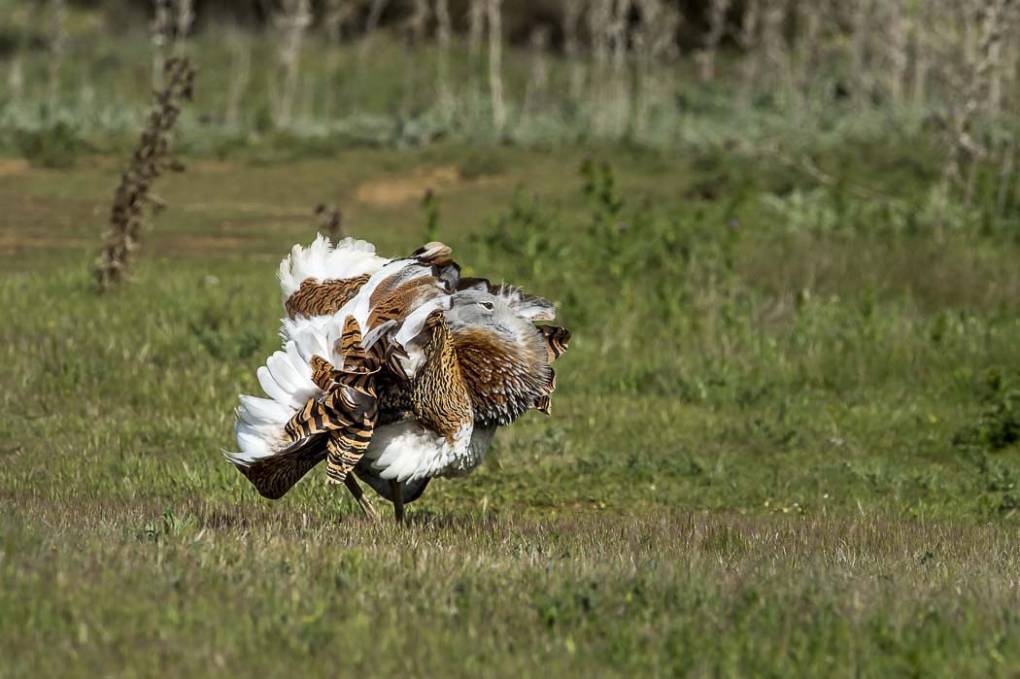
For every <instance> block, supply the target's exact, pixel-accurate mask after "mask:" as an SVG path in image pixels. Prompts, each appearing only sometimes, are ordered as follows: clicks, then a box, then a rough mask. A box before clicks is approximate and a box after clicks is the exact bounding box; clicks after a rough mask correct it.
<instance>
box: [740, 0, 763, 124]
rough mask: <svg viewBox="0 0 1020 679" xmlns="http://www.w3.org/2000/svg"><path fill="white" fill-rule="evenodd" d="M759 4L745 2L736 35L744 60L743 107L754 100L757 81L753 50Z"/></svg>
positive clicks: (757, 0)
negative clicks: (738, 30)
mask: <svg viewBox="0 0 1020 679" xmlns="http://www.w3.org/2000/svg"><path fill="white" fill-rule="evenodd" d="M761 2H762V0H747V4H746V5H745V6H744V16H743V18H742V21H741V24H740V32H739V33H738V34H737V42H738V43H740V48H741V49H742V50H743V51H744V58H743V60H742V61H741V64H740V75H741V90H740V91H741V99H743V102H744V105H745V106H749V105H750V104H751V101H752V100H753V99H754V93H755V86H756V84H757V81H758V66H759V64H758V55H757V54H755V50H756V48H757V47H758V43H759V41H760V33H761Z"/></svg>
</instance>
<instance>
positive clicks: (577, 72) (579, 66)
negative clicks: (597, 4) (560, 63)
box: [563, 0, 584, 101]
mask: <svg viewBox="0 0 1020 679" xmlns="http://www.w3.org/2000/svg"><path fill="white" fill-rule="evenodd" d="M583 11H584V4H583V3H582V2H581V0H564V3H563V53H564V55H565V56H566V58H567V63H568V64H570V89H569V91H570V99H571V101H578V100H579V99H580V98H581V95H582V94H583V93H584V61H583V60H582V59H581V49H580V41H579V40H578V37H577V29H578V24H579V23H580V21H581V14H582V13H583Z"/></svg>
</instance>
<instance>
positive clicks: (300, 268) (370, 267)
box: [280, 234, 387, 299]
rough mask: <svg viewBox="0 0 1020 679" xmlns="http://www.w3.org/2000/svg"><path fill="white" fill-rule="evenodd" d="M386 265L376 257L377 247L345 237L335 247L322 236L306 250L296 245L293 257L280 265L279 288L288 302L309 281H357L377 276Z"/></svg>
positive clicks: (292, 251)
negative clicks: (302, 283)
mask: <svg viewBox="0 0 1020 679" xmlns="http://www.w3.org/2000/svg"><path fill="white" fill-rule="evenodd" d="M386 262H387V260H386V258H384V257H380V256H378V255H376V254H375V246H374V245H372V244H371V243H369V242H368V241H363V240H356V239H354V238H345V239H343V240H342V241H340V242H339V243H337V245H336V247H332V246H331V245H330V242H329V239H328V238H326V237H325V236H323V235H322V234H319V235H318V236H317V237H316V239H315V240H314V241H312V244H311V245H309V246H308V247H307V248H303V247H301V246H300V245H295V246H294V247H293V249H291V251H290V256H288V257H285V258H284V260H283V261H282V262H280V287H281V288H282V289H283V298H284V299H287V298H288V297H290V296H291V295H292V294H294V291H295V290H297V289H298V288H299V287H301V282H302V281H304V280H305V279H307V278H315V279H318V280H320V281H324V280H330V279H342V278H356V277H357V276H362V275H364V274H371V273H375V272H376V271H378V270H379V268H380V267H382V266H383V265H384V264H385V263H386Z"/></svg>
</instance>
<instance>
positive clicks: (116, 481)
mask: <svg viewBox="0 0 1020 679" xmlns="http://www.w3.org/2000/svg"><path fill="white" fill-rule="evenodd" d="M593 153H594V157H595V158H596V160H597V159H598V158H599V157H601V156H606V157H608V156H609V155H610V153H611V154H612V158H613V163H612V169H610V170H606V169H604V168H603V167H602V166H601V165H600V164H599V163H598V162H594V163H587V164H586V165H585V171H584V172H583V173H579V172H578V168H579V167H580V166H581V165H582V162H583V161H584V159H585V157H586V156H588V155H589V153H587V152H584V151H581V150H572V149H561V150H557V151H556V152H555V153H544V152H542V151H539V150H525V149H521V148H501V147H493V148H489V149H486V150H481V151H480V150H478V149H465V148H462V147H458V146H435V147H430V148H428V149H423V150H416V151H395V150H368V149H361V150H351V151H349V152H347V153H345V154H344V155H343V156H341V157H340V158H339V159H329V160H327V159H316V158H308V159H297V160H290V161H288V162H285V163H282V162H277V161H274V160H272V159H267V158H264V157H262V156H260V155H259V154H257V153H252V154H245V153H239V154H237V155H236V156H233V157H232V158H231V160H230V161H225V160H212V159H210V158H208V157H197V158H192V159H191V161H190V162H189V163H188V164H189V169H188V170H187V171H186V172H185V173H183V174H180V175H173V176H168V177H166V182H165V183H164V184H161V186H160V188H159V191H160V195H161V197H162V198H163V199H165V200H166V202H167V203H168V204H169V206H170V207H169V208H168V209H167V210H166V211H165V212H164V213H162V214H161V215H159V216H158V217H157V218H156V220H155V223H154V227H153V229H152V230H151V231H150V232H149V233H147V234H146V237H145V243H144V245H143V250H142V252H141V255H140V258H139V260H138V266H137V269H136V276H135V279H134V280H133V282H131V283H130V284H129V285H127V286H125V287H124V288H123V289H120V290H117V291H115V292H113V293H111V294H109V295H106V296H97V295H95V294H94V293H93V291H92V289H91V287H90V286H91V281H90V264H91V260H92V257H93V256H94V254H95V252H96V251H97V249H98V245H99V235H100V234H101V232H102V226H103V223H104V220H105V217H106V201H107V200H108V198H109V194H110V191H111V190H112V187H113V186H114V185H115V183H116V179H117V172H118V169H119V163H120V161H119V159H116V158H111V157H108V156H83V157H82V158H80V159H79V161H78V163H77V165H76V166H75V168H74V169H73V170H60V169H46V168H40V167H33V166H27V165H24V164H19V163H17V162H16V161H15V160H13V159H8V160H0V171H5V175H4V181H3V182H0V205H2V206H3V208H4V210H3V214H2V216H0V227H2V231H0V233H2V236H0V258H2V261H3V271H4V274H3V275H2V277H0V310H2V311H0V321H2V322H0V362H2V364H3V365H4V366H5V368H4V370H3V371H0V410H2V412H3V416H2V417H0V517H2V518H0V656H2V657H3V658H4V663H3V667H2V669H0V674H3V675H7V676H38V675H53V674H60V675H75V674H81V675H94V674H103V675H121V676H138V675H142V676H147V675H156V674H173V675H177V674H189V673H194V674H213V673H224V672H226V673H230V674H248V673H252V672H255V671H262V672H267V673H269V674H271V675H278V674H284V673H300V674H303V675H312V676H318V675H335V674H337V673H343V674H347V673H350V674H353V673H355V672H372V673H377V674H396V673H406V674H411V675H438V674H452V675H478V674H482V675H498V676H506V675H520V674H525V675H534V674H538V673H540V672H541V673H550V674H571V675H582V674H597V675H627V676H632V675H639V674H652V675H672V674H690V675H695V676H706V675H713V676H717V675H752V674H753V675H762V674H764V675H777V676H778V675H782V676H785V675H813V676H814V675H831V676H889V675H926V676H928V675H935V676H1011V675H1013V673H1015V668H1016V667H1017V665H1018V663H1020V615H1018V613H1017V611H1018V610H1020V600H1018V590H1017V582H1018V580H1020V559H1018V554H1017V550H1016V545H1017V540H1018V537H1020V534H1018V530H1020V512H1018V510H1020V489H1018V488H1017V483H1018V479H1020V456H1018V452H1020V450H1018V446H1017V431H1018V424H1017V423H1018V401H1020V373H1018V371H1017V366H1020V314H1018V311H1020V306H1018V300H1020V274H1018V272H1017V270H1016V266H1015V262H1016V261H1017V258H1018V255H1020V241H1018V239H1017V238H1016V232H1015V230H1013V229H1012V227H1011V226H1010V225H1011V224H1014V223H1015V222H1011V221H1010V220H1011V219H1014V220H1015V218H1016V217H1015V215H1014V214H1013V213H1012V212H1011V213H1009V214H1008V215H1006V216H1005V218H1004V219H1003V220H1002V221H1001V222H999V223H998V225H997V226H996V227H995V228H983V227H982V226H981V224H980V220H979V219H975V220H970V221H965V222H962V223H961V224H959V225H957V226H956V227H954V228H952V229H949V230H938V229H936V228H935V227H934V226H933V224H932V222H931V221H930V216H929V215H927V214H926V213H925V212H924V210H923V209H922V208H923V205H924V201H925V196H926V193H925V186H926V184H925V182H926V181H927V177H929V176H930V175H931V173H932V161H930V160H924V154H923V152H920V153H914V154H913V155H912V156H911V157H920V158H922V160H920V161H918V162H919V164H920V165H919V167H918V168H915V169H911V168H909V167H908V168H905V167H903V166H902V165H895V164H893V165H887V164H885V163H886V161H887V159H888V157H890V156H895V155H896V150H895V149H888V150H886V151H885V153H884V154H882V153H877V152H876V154H874V155H869V154H863V153H861V154H859V151H858V149H856V148H852V147H848V148H845V149H840V148H836V149H827V150H826V152H825V155H824V156H822V157H821V160H822V161H823V162H824V163H825V169H826V171H836V170H837V169H839V170H840V171H841V172H843V173H844V174H845V176H844V177H843V179H844V180H845V181H841V182H840V183H839V185H838V186H836V187H835V188H833V187H827V186H824V185H820V184H819V183H818V182H817V181H815V180H814V179H813V178H812V177H811V176H809V175H806V174H804V173H800V172H798V171H796V170H795V169H791V168H790V167H788V166H786V165H784V164H782V163H779V162H778V161H773V162H771V163H768V162H762V163H760V164H758V165H756V166H755V167H754V168H753V170H749V169H748V167H747V166H746V164H745V163H744V162H743V161H742V159H741V158H740V157H739V155H734V154H733V153H728V152H724V151H719V152H716V153H714V154H709V153H705V154H702V155H696V156H688V157H682V158H678V157H675V156H671V155H668V154H656V153H650V152H634V151H628V150H626V149H612V150H610V151H606V152H605V153H602V152H601V151H600V150H597V149H596V150H594V151H593ZM862 185H866V186H868V187H880V188H882V190H883V197H882V198H880V199H868V200H865V199H862V198H861V197H860V195H859V194H857V193H854V191H855V190H856V189H855V187H859V186H862ZM426 188H433V189H434V190H435V192H436V196H437V197H438V203H437V204H436V206H435V208H434V209H437V210H438V215H437V217H438V220H437V221H436V223H435V224H434V225H433V227H432V228H434V229H435V230H436V231H437V232H438V236H439V237H440V238H441V239H443V240H444V241H446V242H448V243H450V244H451V245H452V246H453V247H454V250H455V251H456V252H457V253H459V258H460V259H461V260H462V261H463V262H464V263H466V264H468V265H469V266H471V267H472V268H474V269H475V270H478V271H482V272H486V273H492V274H494V275H496V276H497V277H500V276H505V277H506V278H507V279H508V280H513V281H514V282H517V283H521V284H524V285H526V286H528V288H529V289H534V290H536V291H539V292H541V293H544V294H547V295H549V296H550V297H552V298H554V299H556V300H558V301H559V302H560V304H561V309H560V311H561V318H562V320H563V322H564V324H566V325H567V326H568V327H570V328H571V329H572V330H573V331H574V334H575V340H574V342H573V343H572V345H571V349H570V351H569V352H568V354H567V355H566V356H565V357H564V359H563V363H562V365H561V366H560V367H559V368H558V374H559V383H560V387H559V390H558V391H557V394H556V399H555V400H554V403H553V417H552V418H551V419H544V418H541V417H540V416H538V415H529V416H528V417H526V418H525V419H524V420H523V421H521V422H520V423H518V424H516V425H515V426H514V427H513V428H511V429H509V430H507V431H504V432H502V433H501V434H500V435H499V437H498V438H497V443H496V448H495V451H494V453H493V456H492V458H491V459H490V460H489V461H487V463H486V465H485V466H483V467H482V468H481V469H479V470H478V471H477V472H476V473H475V474H473V475H472V476H471V477H469V478H468V479H465V480H460V481H438V482H436V483H435V484H434V485H433V486H430V488H429V490H428V492H427V493H426V494H425V496H424V497H423V498H422V500H420V501H419V502H418V503H416V504H414V505H413V506H412V508H411V525H410V526H409V527H408V528H407V529H406V530H400V529H397V528H396V527H394V526H391V525H389V524H388V523H387V524H383V525H379V526H374V525H371V524H368V523H366V522H365V521H363V520H362V519H360V518H359V516H358V514H357V511H356V508H355V507H354V505H353V504H352V503H351V502H350V501H348V500H347V499H346V498H343V497H342V493H341V494H338V493H336V492H335V491H334V490H333V489H331V488H329V487H327V486H326V485H325V484H324V483H323V482H322V479H321V478H320V477H319V476H317V475H315V474H313V475H312V476H311V478H309V479H307V480H306V481H304V482H302V483H301V484H300V485H299V487H298V488H296V489H295V490H294V491H293V492H292V493H291V494H290V495H288V496H287V497H286V498H284V499H283V500H281V501H279V502H277V503H269V502H268V501H265V500H262V499H260V498H258V497H257V496H256V494H255V493H254V491H253V490H252V489H251V488H250V487H249V486H248V485H247V484H246V483H245V482H244V480H243V478H242V477H241V476H240V475H238V474H237V473H236V472H235V471H234V470H233V469H232V468H230V467H229V465H227V464H226V463H225V462H224V461H223V460H222V459H221V457H220V456H219V451H220V450H221V449H223V448H229V447H231V445H232V441H231V425H232V408H233V407H234V405H235V402H236V401H235V399H236V395H237V394H238V393H239V392H252V391H256V390H257V383H256V380H255V378H254V368H255V367H256V366H257V365H258V364H259V363H260V362H261V361H262V360H263V358H264V357H265V355H266V354H267V353H268V352H270V351H271V350H272V349H273V348H274V347H275V346H276V345H277V341H278V340H277V338H276V334H275V333H276V329H277V327H278V317H279V315H280V311H279V293H278V290H277V286H276V282H275V280H274V277H273V272H274V269H275V265H276V263H277V262H278V260H279V258H280V257H281V256H282V255H283V254H284V253H285V252H286V251H287V249H288V248H289V247H290V245H291V244H292V243H294V242H297V241H307V240H309V239H310V238H311V237H312V235H313V230H314V224H315V218H314V216H313V214H312V209H313V207H314V206H315V205H317V204H319V203H323V202H330V203H335V204H337V205H339V206H340V207H341V209H343V211H344V215H345V228H346V229H347V230H348V232H349V233H352V234H354V235H358V236H362V237H366V238H369V239H371V240H373V241H376V242H377V243H378V244H379V245H380V247H381V248H382V249H383V250H384V251H385V252H389V253H394V254H396V253H403V252H408V251H410V250H411V249H412V248H413V247H415V246H417V245H418V244H420V242H421V241H422V240H423V238H424V237H425V233H426V215H425V214H424V213H423V211H422V208H421V200H420V199H421V194H422V193H423V192H424V190H425V189H426ZM796 195H801V196H813V198H812V199H811V200H813V201H814V202H813V203H811V204H810V206H811V207H810V209H807V208H805V207H804V204H805V203H804V202H803V201H801V202H800V203H798V202H796V201H795V200H794V199H793V198H792V197H793V196H796ZM915 208H917V209H915ZM1010 209H1014V208H1010ZM818 215H823V216H825V218H824V219H822V218H819V217H818Z"/></svg>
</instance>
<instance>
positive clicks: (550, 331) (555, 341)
mask: <svg viewBox="0 0 1020 679" xmlns="http://www.w3.org/2000/svg"><path fill="white" fill-rule="evenodd" d="M538 329H539V331H541V333H542V337H544V338H545V343H546V351H547V352H548V354H549V362H550V363H552V362H553V361H555V360H556V359H557V358H559V357H560V356H562V355H563V354H564V353H565V352H566V350H567V346H568V345H569V344H570V331H569V330H567V329H566V328H559V327H556V326H555V325H540V326H538Z"/></svg>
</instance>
